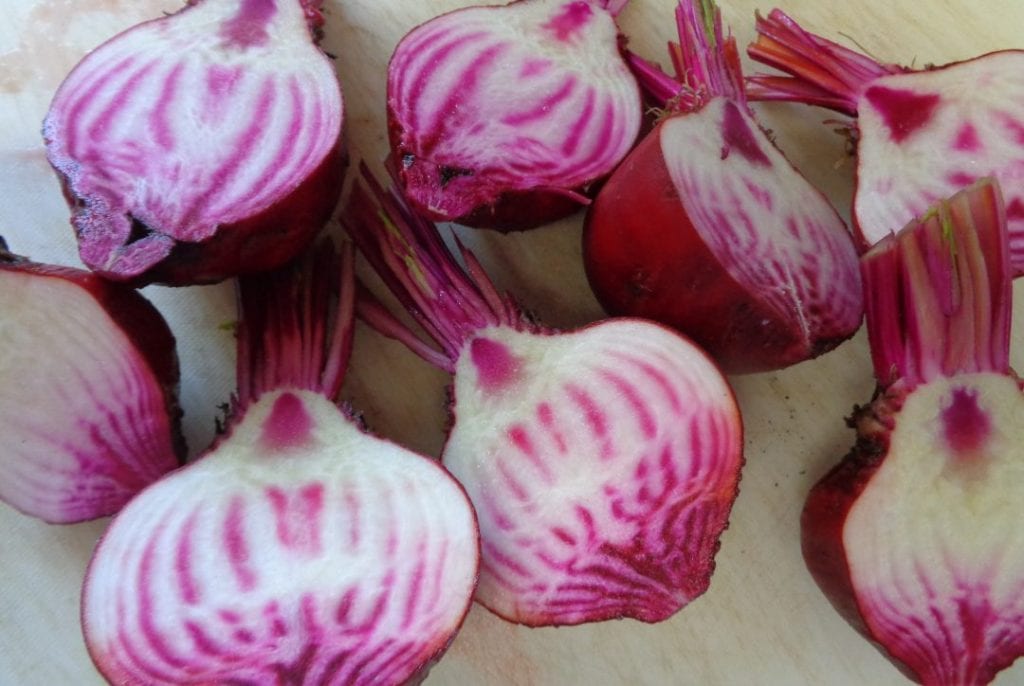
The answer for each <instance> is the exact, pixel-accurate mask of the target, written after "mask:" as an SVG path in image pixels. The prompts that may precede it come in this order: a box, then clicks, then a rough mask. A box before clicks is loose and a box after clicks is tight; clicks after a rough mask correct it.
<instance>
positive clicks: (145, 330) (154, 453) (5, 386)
mask: <svg viewBox="0 0 1024 686" xmlns="http://www.w3.org/2000/svg"><path fill="white" fill-rule="evenodd" d="M0 312H2V313H3V315H2V316H0V435H2V436H3V437H4V448H3V449H2V450H0V500H3V501H5V502H7V503H9V504H10V505H12V506H14V507H15V508H17V509H18V510H20V511H22V512H24V513H25V514H29V515H32V516H35V517H39V518H41V519H44V520H46V521H48V522H51V523H62V524H66V523H71V522H79V521H84V520H88V519H96V518H98V517H103V516H107V515H111V514H113V513H115V512H117V511H118V510H119V509H120V508H121V507H122V506H123V505H124V504H125V503H126V502H128V500H129V499H130V498H131V497H132V496H134V495H135V494H136V493H137V492H139V491H140V490H142V489H143V488H144V487H145V486H147V485H149V484H150V483H152V482H154V481H156V480H157V479H158V478H160V477H161V476H162V475H163V474H165V473H166V472H168V471H170V470H172V469H174V468H175V467H177V466H178V465H179V464H180V463H181V460H182V459H183V458H184V456H185V444H184V440H183V439H182V436H181V426H180V424H181V410H180V409H179V407H178V401H177V391H178V379H179V374H178V358H177V355H176V353H175V343H174V336H173V335H172V334H171V331H170V329H169V328H168V327H167V323H166V322H165V321H164V319H163V317H162V316H161V315H160V313H159V312H158V311H157V310H156V308H154V307H153V306H152V305H151V304H150V303H149V301H147V300H146V299H145V298H144V297H143V296H142V295H140V294H139V293H137V292H136V291H134V290H132V289H129V288H127V287H125V286H121V285H118V284H112V283H109V282H107V281H104V280H103V279H101V278H99V277H98V276H96V275H95V274H92V273H90V272H87V271H83V270H81V269H71V268H67V267H57V266H51V265H43V264H37V263H34V262H31V261H29V260H27V259H25V258H20V257H16V256H15V255H13V254H11V253H10V252H7V250H6V246H5V245H4V244H3V243H2V241H0Z"/></svg>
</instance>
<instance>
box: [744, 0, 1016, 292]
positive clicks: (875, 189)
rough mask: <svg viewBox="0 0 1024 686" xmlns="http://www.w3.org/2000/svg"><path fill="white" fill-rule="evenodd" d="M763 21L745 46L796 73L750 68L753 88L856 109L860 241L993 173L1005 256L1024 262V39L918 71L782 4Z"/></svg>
mask: <svg viewBox="0 0 1024 686" xmlns="http://www.w3.org/2000/svg"><path fill="white" fill-rule="evenodd" d="M757 32H758V36H757V40H756V41H755V42H754V43H752V44H751V45H750V47H749V48H748V52H749V54H750V57H751V58H752V59H754V60H757V61H758V62H762V63H764V64H767V65H769V66H772V67H775V68H778V69H780V70H782V71H783V72H786V73H787V74H789V76H776V75H769V74H757V75H755V76H753V77H751V79H750V82H751V84H750V88H749V95H750V97H751V98H752V99H758V100H784V101H794V102H804V103H807V104H810V105H819V106H822V107H827V108H830V109H833V110H835V111H837V112H841V113H843V114H847V115H851V116H854V117H856V120H855V121H854V122H851V124H850V128H851V130H852V131H853V134H854V135H853V138H854V140H856V143H857V188H856V193H855V195H854V204H853V220H854V221H853V225H854V229H855V232H856V234H857V236H858V239H859V242H860V244H861V248H862V249H864V250H866V249H867V248H869V247H871V246H872V245H874V244H875V243H877V242H878V241H880V240H881V239H882V238H884V237H885V236H887V235H889V234H891V233H893V232H894V231H896V230H898V229H899V228H900V227H902V226H904V225H906V224H907V223H908V222H910V221H911V220H912V219H914V218H915V217H918V216H920V215H921V214H923V213H924V212H925V211H926V210H927V209H928V208H929V207H931V206H932V205H933V204H934V203H936V202H938V201H939V200H941V199H943V198H946V197H948V196H950V195H952V194H954V193H956V192H957V191H959V190H961V189H962V188H964V187H965V186H967V185H969V184H971V183H972V182H974V181H977V180H978V179H980V178H982V177H985V176H994V177H995V178H996V179H998V180H999V182H1000V183H1001V185H1002V189H1003V194H1004V195H1005V197H1006V215H1007V221H1008V223H1009V231H1010V263H1011V264H1012V265H1013V267H1014V270H1015V273H1017V274H1021V273H1022V272H1024V185H1022V184H1021V183H1020V178H1021V175H1022V174H1024V112H1022V109H1021V104H1020V103H1021V102H1022V101H1024V50H1001V51H998V52H992V53H988V54H985V55H980V56H978V57H976V58H973V59H969V60H965V61H962V62H955V63H951V64H946V65H941V66H934V65H929V66H928V67H926V68H924V69H921V70H917V69H913V68H910V67H902V66H899V65H894V64H884V63H880V62H878V61H876V60H875V59H873V58H872V57H869V56H867V55H863V54H860V53H858V52H856V51H854V50H851V49H849V48H846V47H844V46H842V45H839V44H837V43H834V42H832V41H830V40H828V39H825V38H822V37H820V36H816V35H814V34H812V33H810V32H809V31H806V30H804V29H803V28H801V27H800V25H799V24H797V23H796V22H795V21H794V20H793V19H792V18H790V17H789V16H787V15H786V14H785V13H784V12H782V11H780V10H778V9H775V10H772V11H771V12H770V13H769V14H768V16H767V17H762V16H760V15H758V18H757ZM830 125H834V122H831V123H830Z"/></svg>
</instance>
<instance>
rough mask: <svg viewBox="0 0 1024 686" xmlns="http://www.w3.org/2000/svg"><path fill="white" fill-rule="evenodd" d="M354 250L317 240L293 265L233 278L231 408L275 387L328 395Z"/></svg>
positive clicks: (348, 328) (344, 344)
mask: <svg viewBox="0 0 1024 686" xmlns="http://www.w3.org/2000/svg"><path fill="white" fill-rule="evenodd" d="M353 260H354V257H353V249H352V246H351V245H350V244H346V245H345V246H344V248H343V249H342V250H341V252H340V253H339V252H338V250H337V249H335V248H334V246H333V244H332V243H331V242H330V241H324V242H323V243H322V244H320V245H318V246H317V247H316V248H315V249H313V250H311V251H309V252H308V253H307V254H306V255H305V256H304V257H303V258H301V259H300V260H298V261H296V262H295V263H293V264H292V265H290V266H288V267H285V268H282V269H280V270H278V271H275V272H270V273H265V274H256V275H252V276H245V277H242V278H240V279H239V281H238V301H239V312H240V313H241V321H239V323H238V330H237V338H238V362H237V375H238V392H237V397H236V399H235V405H236V410H242V409H244V408H245V407H246V406H247V405H248V404H249V403H251V402H253V401H254V400H256V399H257V398H258V397H259V396H260V395H262V394H263V393H266V392H267V391H271V390H274V389H277V388H285V387H290V388H302V389H307V390H312V391H316V392H318V393H321V394H323V395H325V396H327V397H328V398H331V399H333V398H335V397H336V396H337V395H338V392H339V391H340V390H341V384H342V382H343V380H344V377H345V368H346V366H347V364H348V359H349V356H350V354H351V351H352V333H353V328H354V319H355V276H354V271H353Z"/></svg>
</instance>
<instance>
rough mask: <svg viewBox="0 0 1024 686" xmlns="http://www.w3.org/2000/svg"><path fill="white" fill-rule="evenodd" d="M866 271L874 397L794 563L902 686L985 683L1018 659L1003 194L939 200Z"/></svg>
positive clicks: (1023, 545) (1022, 632)
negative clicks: (893, 668)
mask: <svg viewBox="0 0 1024 686" xmlns="http://www.w3.org/2000/svg"><path fill="white" fill-rule="evenodd" d="M862 265H863V272H864V283H865V294H866V301H867V326H868V332H869V336H870V342H871V351H872V356H873V359H874V365H875V375H876V377H877V379H878V391H877V393H876V396H875V398H874V400H873V401H872V402H871V404H870V405H868V406H865V407H862V408H859V409H858V410H857V411H856V414H855V416H854V418H853V423H854V425H855V427H856V429H857V435H858V438H857V443H856V445H855V447H854V449H853V450H852V451H851V453H850V454H849V455H847V457H846V458H845V459H844V460H843V461H842V462H841V463H840V464H839V465H838V466H836V467H835V468H834V469H833V470H832V471H831V472H830V473H829V474H827V475H826V476H825V477H824V478H823V479H822V480H821V481H820V482H819V483H818V484H817V485H816V486H815V487H814V489H813V490H812V491H811V493H810V495H809V497H808V500H807V503H806V506H805V509H804V512H803V517H802V526H803V532H802V533H803V552H804V557H805V559H806V562H807V565H808V567H809V569H810V571H811V573H812V574H813V576H814V578H815V579H816V581H817V582H818V584H819V585H820V586H821V588H822V590H823V591H824V592H825V594H826V595H827V596H828V597H829V599H830V600H831V602H832V604H833V605H834V606H835V607H836V609H838V610H839V612H840V613H841V614H843V616H844V617H845V618H846V619H847V620H848V621H850V622H851V624H853V626H855V627H856V628H857V629H858V630H859V631H860V632H861V633H863V634H864V635H865V636H866V637H867V638H868V639H870V640H871V641H872V642H874V643H875V644H876V645H877V646H878V647H879V648H880V649H881V650H882V651H883V652H884V654H885V655H886V656H887V657H889V658H890V659H891V660H892V661H893V662H894V663H895V664H896V665H897V666H898V667H899V668H900V669H901V670H903V671H904V672H905V673H906V674H907V675H908V676H910V677H911V678H912V679H914V680H916V681H919V682H921V683H925V684H936V685H938V684H984V683H988V682H989V681H991V680H992V679H993V678H994V677H995V675H996V673H997V672H999V671H1000V670H1001V669H1003V668H1005V667H1007V666H1008V665H1009V664H1011V663H1012V662H1013V661H1014V660H1015V659H1016V658H1017V657H1018V656H1020V655H1021V654H1022V653H1024V621H1022V619H1021V618H1022V616H1024V601H1022V598H1024V595H1022V591H1024V535H1022V533H1021V528H1020V521H1021V518H1022V517H1024V504H1022V503H1024V501H1022V500H1021V499H1020V498H1019V497H1017V494H1016V492H1015V489H1016V488H1017V485H1018V484H1019V483H1020V472H1021V466H1020V465H1021V456H1022V455H1021V447H1020V446H1021V422H1020V420H1019V417H1020V415H1021V412H1022V411H1024V396H1022V386H1021V381H1020V379H1019V378H1018V377H1017V376H1016V374H1015V373H1014V372H1013V371H1012V370H1011V369H1010V364H1009V333H1010V311H1011V310H1010V304H1011V302H1010V298H1011V290H1010V285H1011V271H1010V265H1009V260H1008V249H1007V227H1006V216H1005V210H1004V207H1003V202H1002V199H1001V195H1000V192H999V189H998V185H997V183H996V182H995V181H993V180H991V179H986V180H983V181H981V182H979V183H977V184H975V185H973V186H972V187H970V188H968V189H967V190H965V191H962V192H960V193H958V194H956V195H954V196H953V197H952V198H950V199H948V200H945V201H943V202H941V203H939V204H938V205H937V206H935V207H934V208H932V209H931V210H930V211H929V212H928V213H926V214H925V215H924V216H923V217H922V218H920V219H918V220H916V221H914V222H913V223H911V224H909V225H908V226H907V227H906V228H904V229H903V230H902V231H901V232H900V233H898V234H896V235H891V236H889V237H886V238H884V239H883V240H882V241H880V242H879V243H878V244H877V245H876V246H875V247H874V248H873V249H872V250H871V251H870V252H868V253H867V254H866V255H865V256H864V258H863V261H862Z"/></svg>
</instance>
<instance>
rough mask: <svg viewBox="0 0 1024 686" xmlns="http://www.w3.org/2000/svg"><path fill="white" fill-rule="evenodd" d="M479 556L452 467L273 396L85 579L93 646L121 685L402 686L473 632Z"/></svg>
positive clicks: (135, 522)
mask: <svg viewBox="0 0 1024 686" xmlns="http://www.w3.org/2000/svg"><path fill="white" fill-rule="evenodd" d="M282 408H283V409H282ZM282 412H284V414H283V417H279V418H278V419H277V420H275V419H274V417H273V416H272V414H275V413H276V414H280V413H282ZM271 434H276V438H272V439H268V435H271ZM268 441H269V443H268ZM271 444H275V445H271ZM477 545H478V543H477V529H476V526H475V521H474V516H473V512H472V509H471V507H470V505H469V502H468V500H467V498H466V496H465V494H464V493H463V492H462V490H461V489H460V488H459V486H458V484H456V483H455V481H454V480H453V479H452V478H451V477H450V476H449V475H448V474H446V473H445V472H444V470H443V469H442V468H441V467H440V466H439V465H438V464H437V463H436V462H434V461H432V460H429V459H427V458H424V457H422V456H420V455H417V454H414V453H411V452H409V451H407V450H405V449H403V448H401V447H399V446H397V445H395V444H393V443H389V442H386V441H383V440H381V439H378V438H375V437H372V436H370V435H368V434H365V433H363V432H362V431H360V430H359V429H358V428H356V427H355V426H354V425H353V424H352V423H351V422H350V421H349V420H347V419H346V418H344V416H343V415H342V414H341V413H340V412H339V411H338V409H337V408H336V407H335V406H334V405H333V404H332V403H331V402H329V401H328V400H327V399H325V398H323V397H322V396H320V395H317V394H314V393H311V392H308V391H294V392H273V393H269V394H266V395H264V396H263V397H262V398H261V399H260V400H259V401H258V402H257V403H255V404H254V405H252V406H251V407H250V408H249V409H248V411H247V412H246V414H245V416H244V418H243V419H242V421H241V423H240V424H238V425H237V426H236V427H235V429H234V431H233V432H232V433H231V435H230V436H229V437H228V438H227V439H226V440H225V441H224V442H222V443H221V444H220V445H219V446H218V447H216V448H215V449H214V450H213V451H212V452H211V453H209V454H207V455H206V456H205V457H203V458H201V459H200V460H199V461H198V462H196V463H194V464H193V465H191V466H189V467H187V468H185V469H183V470H181V471H180V472H177V473H175V474H173V475H172V476H170V477H168V478H166V479H164V480H163V481H160V482H159V483H157V484H155V485H154V486H153V487H152V488H150V489H147V490H146V491H144V492H143V493H142V494H141V495H140V496H139V497H138V498H136V499H135V500H133V501H132V502H131V503H130V504H129V506H128V507H127V508H125V510H124V511H123V512H122V513H121V514H120V515H119V516H118V518H117V519H116V520H115V521H114V524H113V525H112V527H111V528H110V530H109V532H108V533H107V535H106V536H105V537H104V539H103V541H102V542H101V544H100V546H99V549H98V551H97V553H96V556H95V558H94V560H93V563H92V566H91V568H90V571H89V575H88V579H87V583H86V588H85V600H84V612H83V617H84V623H85V630H86V636H87V641H88V644H89V647H90V651H91V652H92V654H93V656H94V657H95V658H96V659H97V662H98V664H99V665H100V666H101V668H103V671H104V673H105V674H106V676H107V677H108V678H113V680H114V681H115V682H118V683H119V679H121V678H129V677H131V678H132V679H136V680H137V681H132V683H149V684H207V683H215V682H216V683H221V682H225V681H228V680H235V681H237V682H238V683H241V682H246V681H247V680H252V682H254V683H257V682H258V683H278V681H275V678H277V679H279V680H280V679H281V677H280V676H278V677H275V674H276V673H278V672H277V670H278V668H282V669H286V671H288V673H289V674H290V677H289V678H290V679H292V680H294V681H292V680H288V679H285V681H287V682H288V683H330V684H371V683H372V684H377V683H400V682H402V681H404V680H405V679H408V678H409V677H410V675H412V674H414V673H415V672H416V670H417V669H419V668H420V667H422V666H423V665H424V663H426V662H429V660H430V659H431V658H432V657H433V656H434V655H435V654H437V653H438V652H439V651H441V650H443V648H444V647H445V646H446V645H447V644H448V641H449V640H450V639H451V637H452V635H453V634H454V632H455V631H456V629H457V628H458V626H459V625H460V622H461V620H462V617H463V616H464V614H465V612H466V610H467V607H468V604H469V601H470V597H471V595H472V590H473V587H474V581H475V575H476V571H477V563H478V549H477ZM282 666H284V667H282Z"/></svg>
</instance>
